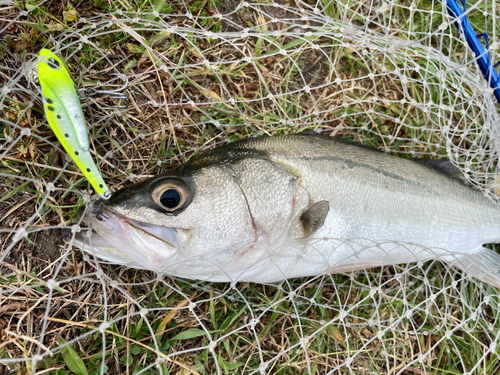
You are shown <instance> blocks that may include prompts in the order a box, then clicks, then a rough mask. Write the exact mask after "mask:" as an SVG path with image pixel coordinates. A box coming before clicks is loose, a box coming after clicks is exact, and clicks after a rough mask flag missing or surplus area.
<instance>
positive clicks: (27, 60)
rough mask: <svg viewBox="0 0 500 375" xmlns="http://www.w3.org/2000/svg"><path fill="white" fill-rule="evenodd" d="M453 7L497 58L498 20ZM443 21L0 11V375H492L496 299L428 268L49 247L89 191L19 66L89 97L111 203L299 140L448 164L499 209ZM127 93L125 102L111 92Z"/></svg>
mask: <svg viewBox="0 0 500 375" xmlns="http://www.w3.org/2000/svg"><path fill="white" fill-rule="evenodd" d="M466 9H467V12H466V14H467V17H468V21H469V23H470V25H471V27H472V29H473V30H475V31H476V32H477V33H478V34H480V33H487V35H489V43H488V45H487V46H486V43H484V48H485V51H486V52H487V53H488V54H489V58H490V59H491V61H493V62H495V61H497V60H498V47H499V46H500V44H499V40H498V35H499V32H500V28H499V25H500V22H499V20H498V17H499V9H498V4H497V3H496V2H495V1H483V0H479V1H472V2H469V3H467V7H466ZM456 21H457V20H456V19H455V18H454V17H453V13H452V14H450V13H449V12H448V11H447V9H446V6H445V5H444V4H443V3H441V2H439V1H404V0H397V1H364V0H361V1H357V0H354V1H346V0H342V1H330V2H329V1H318V2H314V1H313V2H302V1H290V2H288V1H281V0H279V1H277V0H274V1H272V2H252V1H242V2H238V1H230V0H209V1H185V0H180V1H173V2H166V1H162V0H155V1H149V0H146V1H125V2H122V1H116V2H104V1H101V0H90V1H81V2H66V3H64V5H61V4H59V3H55V2H51V1H35V0H29V1H15V2H13V3H9V2H7V3H5V2H4V3H2V4H1V8H0V22H1V23H0V39H1V46H2V47H1V48H0V80H1V81H0V82H1V84H0V86H1V88H0V112H1V116H0V128H1V132H0V147H1V148H0V160H1V165H0V189H1V190H0V191H1V192H0V296H1V297H0V372H2V373H7V374H9V373H29V374H34V373H51V374H68V373H69V372H72V373H75V374H104V373H112V374H128V373H130V374H132V373H137V374H138V373H142V374H156V373H162V374H213V373H216V374H242V373H245V374H293V373H297V374H353V373H354V374H495V373H498V371H499V363H498V360H499V356H498V345H497V344H498V342H499V338H498V335H499V332H500V330H499V327H500V319H499V316H498V314H499V312H498V305H499V298H498V291H497V290H496V289H495V288H493V287H491V286H490V285H488V284H486V283H483V282H480V281H478V280H476V279H474V278H471V277H470V276H469V275H467V273H464V272H461V271H458V270H457V269H455V268H454V267H450V266H448V265H446V263H443V262H441V261H439V260H434V261H429V262H411V263H407V264H400V265H394V266H389V265H388V266H385V267H379V268H375V269H363V270H360V271H356V272H352V273H351V272H349V273H340V274H333V275H331V274H325V275H320V276H316V277H309V278H300V279H290V280H286V281H283V282H280V283H277V284H276V283H274V284H254V283H242V282H233V283H212V282H201V281H196V280H190V279H180V278H172V277H168V276H164V275H158V274H156V273H155V272H152V271H147V270H138V269H132V268H127V267H126V266H117V265H112V264H109V262H106V261H103V260H102V259H100V258H98V257H96V256H95V255H93V254H92V253H82V252H81V251H79V250H77V249H74V248H73V247H72V246H68V245H67V244H65V243H64V242H63V241H62V240H61V229H62V228H66V229H68V230H70V233H71V234H76V233H78V232H82V233H83V234H85V233H87V232H88V231H89V230H88V227H87V226H86V225H84V224H83V222H82V220H83V217H82V216H81V215H80V214H79V212H82V210H83V208H84V207H85V206H86V205H88V204H89V202H90V201H91V194H93V192H92V189H91V187H90V186H89V184H88V182H87V181H86V179H85V178H84V176H83V175H82V174H81V173H80V171H79V170H78V168H77V167H76V166H75V164H74V163H73V162H72V161H71V159H70V158H69V157H68V156H67V155H66V154H65V152H64V150H63V148H62V147H61V145H60V144H59V143H58V142H57V139H56V138H55V136H54V135H53V134H52V132H51V130H50V128H49V127H48V124H47V122H46V120H45V118H44V115H43V107H42V105H43V104H42V96H41V90H40V86H39V84H38V82H37V74H36V71H35V70H34V69H35V67H36V64H37V55H38V52H39V51H40V49H42V48H49V49H50V50H52V51H54V52H56V53H57V54H58V56H59V57H60V58H61V59H62V60H63V61H64V63H65V64H66V66H67V68H68V70H69V72H70V74H71V75H72V78H73V80H74V81H75V82H76V84H77V89H86V90H82V91H81V97H82V107H83V111H84V115H85V117H86V120H87V123H88V129H89V137H90V148H91V152H92V156H93V158H94V159H95V160H97V162H98V167H99V169H100V171H101V173H102V175H103V176H104V179H105V181H106V183H107V184H108V186H110V187H111V188H112V189H113V190H115V191H117V190H119V189H121V188H123V187H126V186H129V185H131V184H132V183H136V182H139V181H142V180H143V179H145V178H147V177H150V176H154V175H157V174H158V173H161V172H164V171H167V170H169V169H170V168H172V167H173V166H176V165H179V164H181V163H183V162H185V161H187V160H189V159H191V158H192V157H193V156H194V155H197V154H198V153H200V152H202V151H203V150H205V149H209V148H212V147H213V146H216V145H219V144H224V143H227V142H229V141H232V140H237V139H242V138H244V137H249V136H256V135H278V134H292V133H298V132H302V131H316V132H318V133H321V134H324V135H328V136H337V137H341V138H344V139H347V140H352V141H356V142H359V143H363V144H366V145H368V146H370V147H374V148H378V149H380V150H382V151H384V152H388V153H393V154H396V155H398V156H401V157H407V158H419V159H438V158H448V159H450V161H451V162H452V163H453V164H454V165H455V166H456V167H458V168H459V169H460V170H461V172H462V175H463V178H464V179H465V180H466V181H467V182H468V183H469V184H471V185H473V186H475V187H476V188H478V189H480V190H481V191H482V192H483V193H484V194H485V195H486V196H487V197H488V198H489V199H491V201H492V202H491V204H492V205H494V204H496V205H498V203H499V201H498V196H497V194H496V183H497V182H498V179H497V176H498V174H499V170H498V165H497V160H498V149H499V145H498V136H499V134H498V127H499V125H500V122H499V111H498V108H499V107H498V103H497V102H496V100H495V96H494V93H495V90H494V88H492V87H491V86H490V84H489V82H488V81H487V80H485V78H484V76H483V73H482V72H481V71H480V69H479V68H478V65H477V64H476V60H477V58H478V57H477V56H476V55H475V53H474V52H473V51H472V50H471V49H470V48H469V44H468V42H467V39H466V38H465V37H464V35H463V34H462V33H461V31H459V29H457V28H456V27H455V26H454V25H455V24H456ZM125 78H126V79H125ZM127 80H128V84H127V86H126V89H125V90H124V91H120V92H124V93H126V95H127V100H125V99H124V98H123V96H117V95H112V94H109V91H110V90H114V89H120V88H122V86H123V84H124V83H125V82H126V81H127ZM103 90H104V91H103ZM106 91H108V92H106ZM126 102H128V103H126ZM125 104H128V105H125ZM324 240H325V241H331V242H332V243H335V241H338V240H339V239H335V238H326V239H324ZM342 241H344V243H347V244H349V246H351V247H353V248H354V249H356V251H359V252H362V251H373V250H375V249H378V250H380V249H381V244H380V243H374V242H370V241H367V240H366V239H359V238H356V239H342ZM389 245H390V244H384V246H389ZM425 251H432V249H425ZM193 279H196V275H193Z"/></svg>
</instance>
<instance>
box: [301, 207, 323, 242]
mask: <svg viewBox="0 0 500 375" xmlns="http://www.w3.org/2000/svg"><path fill="white" fill-rule="evenodd" d="M329 210H330V204H329V203H328V202H327V201H319V202H316V203H314V204H313V205H312V206H311V207H309V209H308V210H307V211H306V212H304V213H303V214H302V215H301V216H300V221H301V223H302V226H303V227H304V234H305V237H306V238H307V237H309V236H310V235H312V234H313V233H315V232H316V231H317V230H318V229H319V228H321V227H322V226H323V224H324V222H325V219H326V215H328V211H329Z"/></svg>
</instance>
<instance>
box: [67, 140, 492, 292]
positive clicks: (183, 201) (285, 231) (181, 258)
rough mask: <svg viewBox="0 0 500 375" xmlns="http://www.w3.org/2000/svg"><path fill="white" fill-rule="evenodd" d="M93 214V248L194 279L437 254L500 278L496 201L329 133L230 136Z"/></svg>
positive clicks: (88, 246)
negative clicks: (493, 248)
mask: <svg viewBox="0 0 500 375" xmlns="http://www.w3.org/2000/svg"><path fill="white" fill-rule="evenodd" d="M162 202H163V203H165V204H166V205H167V206H169V207H166V206H163V203H162ZM176 203H179V204H178V206H175V205H176ZM170 206H172V207H170ZM86 221H87V222H88V223H89V224H91V225H92V229H93V235H92V236H91V237H90V241H84V240H83V237H79V238H77V239H76V244H77V246H79V247H81V248H83V249H85V250H86V251H89V252H93V253H94V254H95V255H96V256H98V257H100V258H103V259H106V260H108V261H110V262H112V263H118V264H126V265H128V266H130V267H136V268H143V269H149V270H154V271H157V272H160V273H163V274H167V275H173V276H179V277H186V278H191V279H200V280H210V281H251V282H262V283H265V282H274V281H279V280H282V279H286V278H292V277H302V276H313V275H321V274H326V273H335V272H349V271H352V270H356V269H362V268H370V267H377V266H383V265H388V264H399V263H409V262H418V261H426V260H429V259H440V260H443V261H446V262H448V263H451V264H453V265H455V266H458V267H459V268H461V269H464V270H466V271H467V272H469V273H470V274H471V275H472V276H476V277H478V278H480V279H482V280H484V281H487V282H489V283H491V284H494V285H497V286H500V276H499V271H498V269H499V268H500V256H499V255H497V254H496V253H494V252H493V251H490V250H487V249H485V248H484V247H483V244H486V243H495V242H500V209H499V208H498V207H497V206H495V205H494V203H493V202H492V201H490V200H489V199H488V198H486V197H485V196H484V195H483V194H482V193H481V192H480V191H477V190H475V189H473V188H471V187H469V186H466V185H464V184H463V183H462V182H460V181H458V180H457V179H453V178H451V177H449V176H447V175H445V174H443V173H440V172H439V171H437V170H435V169H433V168H429V167H427V166H425V165H422V164H421V163H418V162H416V161H413V160H409V159H402V158H398V157H395V156H391V155H387V154H384V153H382V152H378V151H374V150H371V149H368V148H365V147H360V146H358V145H353V144H350V143H346V142H342V141H339V140H336V139H334V138H329V137H321V136H309V135H294V136H276V137H262V138H249V139H245V140H242V141H238V142H234V143H230V144H227V145H224V146H222V147H219V148H216V149H214V150H212V151H210V152H208V153H205V154H202V155H201V156H199V157H198V158H196V159H193V160H192V161H190V162H188V163H186V164H184V165H182V166H180V167H178V168H177V169H175V170H173V171H171V172H169V173H168V174H165V175H161V176H157V177H154V178H152V179H149V180H146V181H143V182H141V183H139V184H137V185H134V186H131V187H129V188H126V189H123V190H120V191H118V192H117V193H115V194H114V195H113V197H112V198H111V200H110V201H109V203H107V204H106V206H105V208H104V212H103V213H102V215H100V216H99V217H97V216H92V215H90V216H87V217H86Z"/></svg>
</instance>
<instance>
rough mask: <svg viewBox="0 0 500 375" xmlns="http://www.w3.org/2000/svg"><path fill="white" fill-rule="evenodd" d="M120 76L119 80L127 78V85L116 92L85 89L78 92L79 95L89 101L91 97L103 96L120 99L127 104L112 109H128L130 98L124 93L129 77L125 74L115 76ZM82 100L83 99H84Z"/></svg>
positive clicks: (92, 88)
mask: <svg viewBox="0 0 500 375" xmlns="http://www.w3.org/2000/svg"><path fill="white" fill-rule="evenodd" d="M113 75H116V76H118V78H123V77H125V78H124V79H125V84H124V85H123V86H122V87H119V88H117V89H114V90H101V89H96V88H94V87H84V88H82V89H80V90H78V94H80V95H82V96H83V98H85V99H88V98H89V97H92V96H103V97H108V98H111V99H119V100H123V101H124V102H125V103H124V104H121V105H113V106H112V107H114V108H127V107H128V105H129V104H130V102H129V100H128V96H127V94H126V93H124V92H122V91H123V90H125V89H126V88H127V86H128V77H127V76H126V75H125V74H113ZM83 98H81V99H83Z"/></svg>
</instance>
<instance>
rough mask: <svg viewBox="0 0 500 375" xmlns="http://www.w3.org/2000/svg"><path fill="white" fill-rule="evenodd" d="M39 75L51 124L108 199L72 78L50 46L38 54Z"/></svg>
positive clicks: (95, 185)
mask: <svg viewBox="0 0 500 375" xmlns="http://www.w3.org/2000/svg"><path fill="white" fill-rule="evenodd" d="M38 77H39V78H40V84H41V85H42V92H43V108H44V110H45V116H47V120H48V122H49V125H50V127H51V128H52V130H53V131H54V133H55V135H56V137H57V139H59V142H61V144H62V145H63V147H64V149H65V150H66V152H67V153H68V154H69V155H70V156H71V158H72V159H73V160H74V161H75V163H76V165H77V166H78V168H80V170H81V171H82V172H83V174H84V175H85V177H87V179H88V180H89V182H90V184H91V185H92V186H93V187H94V189H95V190H96V192H97V194H99V195H100V196H101V198H103V199H108V198H109V197H110V196H111V190H109V188H108V187H107V186H106V183H105V182H104V180H103V178H102V176H101V174H100V173H99V170H98V169H97V166H96V165H95V163H94V160H93V159H92V156H91V155H90V152H89V137H88V134H87V126H86V124H85V119H84V118H83V112H82V107H81V106H80V99H79V98H78V94H77V93H76V90H75V86H74V84H73V80H72V79H71V77H70V75H69V73H68V70H67V69H66V67H65V66H64V64H63V62H62V61H61V59H59V57H57V56H56V54H55V53H54V52H52V51H49V50H48V49H42V50H41V51H40V54H39V55H38Z"/></svg>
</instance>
